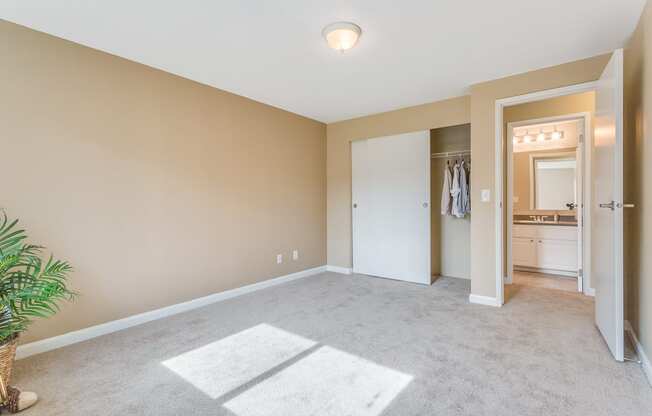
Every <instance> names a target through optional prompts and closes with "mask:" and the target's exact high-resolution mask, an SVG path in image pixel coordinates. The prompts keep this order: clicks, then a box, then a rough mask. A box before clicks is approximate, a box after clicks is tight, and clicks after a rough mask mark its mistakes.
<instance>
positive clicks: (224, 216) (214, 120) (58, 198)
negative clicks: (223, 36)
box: [0, 21, 326, 342]
mask: <svg viewBox="0 0 652 416" xmlns="http://www.w3.org/2000/svg"><path fill="white" fill-rule="evenodd" d="M0 39H2V42H0V56H1V57H2V65H0V91H1V92H2V93H1V94H0V142H1V149H2V154H3V157H2V163H0V178H2V192H1V193H0V206H2V207H4V208H6V209H7V212H8V213H9V215H10V216H12V217H19V218H20V219H21V225H22V226H23V227H25V228H26V229H27V230H29V235H30V237H31V239H32V241H33V242H37V243H41V244H44V245H46V246H48V248H49V249H51V250H52V251H53V252H54V253H55V254H56V255H57V256H60V257H63V258H66V259H68V260H69V261H70V262H71V263H72V264H73V265H74V267H75V273H74V274H73V276H72V285H73V287H74V288H75V289H76V290H78V291H79V292H80V293H81V296H80V297H79V299H78V301H77V302H76V303H74V304H69V305H65V306H64V308H63V310H62V312H61V313H60V314H59V315H57V316H56V317H54V318H52V319H49V320H46V321H44V320H41V321H40V322H38V323H37V324H36V325H34V326H33V328H32V329H31V330H29V332H27V334H26V335H25V336H24V338H23V341H24V342H29V341H35V340H39V339H42V338H46V337H51V336H54V335H59V334H62V333H65V332H68V331H72V330H77V329H80V328H84V327H88V326H91V325H95V324H100V323H103V322H107V321H111V320H114V319H119V318H124V317H126V316H129V315H133V314H137V313H141V312H145V311H149V310H152V309H156V308H160V307H163V306H168V305H171V304H175V303H178V302H183V301H187V300H190V299H193V298H197V297H201V296H206V295H209V294H212V293H216V292H220V291H223V290H226V289H232V288H236V287H239V286H243V285H246V284H250V283H255V282H260V281H263V280H266V279H269V278H273V277H277V276H282V275H285V274H288V273H292V272H296V271H300V270H304V269H308V268H312V267H316V266H321V265H324V264H325V263H326V174H325V172H326V126H325V125H324V124H322V123H318V122H315V121H312V120H309V119H306V118H303V117H300V116H297V115H294V114H291V113H288V112H286V111H282V110H279V109H277V108H273V107H270V106H267V105H263V104H260V103H257V102H254V101H252V100H249V99H246V98H243V97H240V96H236V95H233V94H230V93H227V92H224V91H220V90H217V89H214V88H211V87H208V86H205V85H201V84H198V83H196V82H192V81H189V80H186V79H183V78H180V77H177V76H174V75H171V74H168V73H165V72H162V71H158V70H156V69H153V68H150V67H147V66H144V65H140V64H137V63H134V62H130V61H127V60H125V59H121V58H118V57H115V56H112V55H109V54H106V53H102V52H99V51H96V50H92V49H89V48H86V47H83V46H80V45H77V44H74V43H71V42H67V41H64V40H61V39H57V38H55V37H51V36H48V35H45V34H41V33H38V32H35V31H32V30H29V29H26V28H23V27H19V26H17V25H14V24H11V23H8V22H3V21H0ZM293 249H298V250H299V251H300V258H299V260H298V261H292V260H291V251H292V250H293ZM278 253H282V254H283V255H284V262H283V264H281V265H277V264H276V254H278Z"/></svg>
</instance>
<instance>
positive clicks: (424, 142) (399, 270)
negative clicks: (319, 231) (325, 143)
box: [351, 131, 431, 284]
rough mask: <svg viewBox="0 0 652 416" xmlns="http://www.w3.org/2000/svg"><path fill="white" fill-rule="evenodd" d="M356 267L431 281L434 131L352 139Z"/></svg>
mask: <svg viewBox="0 0 652 416" xmlns="http://www.w3.org/2000/svg"><path fill="white" fill-rule="evenodd" d="M351 162H352V172H351V173H352V202H353V206H352V214H351V216H352V224H353V230H352V231H353V271H354V272H355V273H361V274H367V275H372V276H379V277H386V278H390V279H397V280H405V281H409V282H415V283H423V284H430V283H431V276H430V268H431V265H430V132H429V131H422V132H415V133H407V134H401V135H397V136H388V137H380V138H375V139H367V140H357V141H354V142H352V143H351Z"/></svg>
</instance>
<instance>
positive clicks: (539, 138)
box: [537, 133, 546, 142]
mask: <svg viewBox="0 0 652 416" xmlns="http://www.w3.org/2000/svg"><path fill="white" fill-rule="evenodd" d="M545 139H546V135H545V134H543V133H539V135H538V136H537V141H539V142H542V141H544V140H545Z"/></svg>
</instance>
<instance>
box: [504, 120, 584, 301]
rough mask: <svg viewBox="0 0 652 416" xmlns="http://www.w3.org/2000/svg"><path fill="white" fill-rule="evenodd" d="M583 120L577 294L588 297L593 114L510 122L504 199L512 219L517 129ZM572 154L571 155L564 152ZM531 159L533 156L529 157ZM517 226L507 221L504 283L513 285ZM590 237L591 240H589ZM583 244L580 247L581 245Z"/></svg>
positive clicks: (579, 175)
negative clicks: (589, 202)
mask: <svg viewBox="0 0 652 416" xmlns="http://www.w3.org/2000/svg"><path fill="white" fill-rule="evenodd" d="M574 120H582V122H583V124H584V131H583V133H582V134H583V137H582V138H580V139H579V140H578V142H577V147H578V149H579V150H580V155H581V160H579V161H578V167H579V170H578V171H577V172H578V179H579V182H580V186H581V187H580V190H581V191H580V192H581V195H580V201H579V202H578V203H579V204H580V206H579V208H578V209H579V214H580V215H579V218H578V227H577V228H578V244H579V245H580V247H579V248H578V260H579V262H578V263H579V269H580V270H582V273H580V274H578V277H577V278H578V292H582V293H584V294H586V295H589V296H593V295H594V291H593V290H592V289H591V278H590V276H591V265H590V261H588V260H590V259H591V241H590V237H591V234H590V232H591V231H590V230H591V227H590V224H591V213H590V211H591V210H590V209H585V207H587V208H590V204H588V203H587V201H590V200H591V187H590V186H589V185H590V183H589V181H590V178H591V153H592V152H591V144H592V143H593V134H592V132H591V113H589V112H587V111H584V112H579V113H571V114H564V115H561V116H552V117H543V118H536V119H530V120H523V121H515V122H512V123H507V139H506V140H507V141H506V143H505V144H506V146H507V151H506V157H507V198H506V199H505V201H506V204H507V213H506V217H505V218H512V216H513V214H514V208H513V204H512V203H510V201H513V199H514V180H513V177H514V157H513V156H514V144H513V141H512V140H513V133H514V128H519V127H522V126H528V125H531V124H545V123H560V122H564V121H574ZM555 154H559V155H561V154H562V153H551V154H550V155H547V156H552V155H555ZM563 154H569V153H563ZM530 160H532V156H530ZM531 169H532V166H531V163H530V195H528V198H530V203H532V192H533V191H534V189H533V188H532V176H531V175H532V172H531ZM513 226H514V223H513V221H507V223H506V227H505V228H506V229H507V235H506V243H507V244H505V246H506V247H507V253H506V256H507V261H506V264H507V270H506V274H505V276H504V279H505V283H507V284H511V283H512V281H513V271H514V268H513V266H514V265H513V264H512V244H511V242H512V228H513ZM587 236H588V239H589V241H587ZM580 243H581V244H580Z"/></svg>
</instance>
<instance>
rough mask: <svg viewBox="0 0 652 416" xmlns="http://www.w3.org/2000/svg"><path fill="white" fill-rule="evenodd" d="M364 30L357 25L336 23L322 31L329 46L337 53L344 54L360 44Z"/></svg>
mask: <svg viewBox="0 0 652 416" xmlns="http://www.w3.org/2000/svg"><path fill="white" fill-rule="evenodd" d="M361 34H362V29H360V26H358V25H356V24H355V23H350V22H335V23H331V24H330V25H328V26H326V27H325V28H324V30H323V31H322V35H323V36H324V39H326V43H328V46H330V47H331V48H333V49H335V50H336V51H340V52H344V51H346V50H348V49H351V48H352V47H354V46H355V44H356V43H358V39H359V38H360V35H361Z"/></svg>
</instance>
